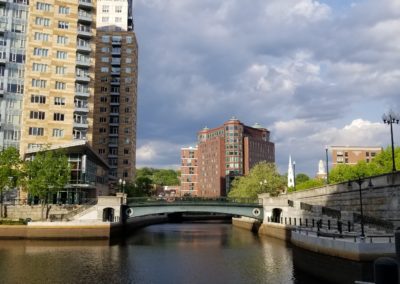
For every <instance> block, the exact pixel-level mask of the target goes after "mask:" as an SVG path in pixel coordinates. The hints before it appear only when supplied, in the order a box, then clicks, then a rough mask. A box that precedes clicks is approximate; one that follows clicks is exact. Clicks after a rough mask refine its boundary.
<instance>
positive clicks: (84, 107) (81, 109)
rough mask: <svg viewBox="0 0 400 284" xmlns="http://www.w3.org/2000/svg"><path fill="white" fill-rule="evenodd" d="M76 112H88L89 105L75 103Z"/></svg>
mask: <svg viewBox="0 0 400 284" xmlns="http://www.w3.org/2000/svg"><path fill="white" fill-rule="evenodd" d="M75 112H80V113H88V112H89V106H88V105H84V104H75Z"/></svg>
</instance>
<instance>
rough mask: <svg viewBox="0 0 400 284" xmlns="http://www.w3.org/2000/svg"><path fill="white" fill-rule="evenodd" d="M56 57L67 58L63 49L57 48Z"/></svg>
mask: <svg viewBox="0 0 400 284" xmlns="http://www.w3.org/2000/svg"><path fill="white" fill-rule="evenodd" d="M57 58H58V59H67V58H68V53H67V52H65V51H59V50H57Z"/></svg>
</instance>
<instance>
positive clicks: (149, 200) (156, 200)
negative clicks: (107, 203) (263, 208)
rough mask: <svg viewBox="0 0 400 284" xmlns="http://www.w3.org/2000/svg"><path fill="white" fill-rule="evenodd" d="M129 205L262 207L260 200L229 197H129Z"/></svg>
mask: <svg viewBox="0 0 400 284" xmlns="http://www.w3.org/2000/svg"><path fill="white" fill-rule="evenodd" d="M127 203H128V204H129V205H152V204H154V205H160V204H163V205H169V204H171V205H173V204H177V203H179V204H221V205H227V206H229V205H262V204H263V200H262V198H231V197H177V196H174V197H155V196H152V197H130V198H128V199H127Z"/></svg>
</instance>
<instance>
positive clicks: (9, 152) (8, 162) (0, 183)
mask: <svg viewBox="0 0 400 284" xmlns="http://www.w3.org/2000/svg"><path fill="white" fill-rule="evenodd" d="M22 177H23V163H22V161H21V159H20V158H19V152H18V150H17V149H16V148H14V147H9V148H7V149H5V150H3V151H1V152H0V191H2V190H4V189H5V188H11V187H14V186H16V185H18V184H20V182H21V181H22Z"/></svg>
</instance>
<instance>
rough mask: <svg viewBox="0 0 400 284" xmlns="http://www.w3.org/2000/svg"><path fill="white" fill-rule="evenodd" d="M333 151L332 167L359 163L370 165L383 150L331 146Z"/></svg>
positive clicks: (364, 147)
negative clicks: (364, 162)
mask: <svg viewBox="0 0 400 284" xmlns="http://www.w3.org/2000/svg"><path fill="white" fill-rule="evenodd" d="M330 149H331V151H332V165H333V167H335V166H336V165H340V164H348V165H355V164H357V162H359V161H366V162H367V163H369V162H370V161H372V160H373V159H374V157H375V156H376V155H377V154H379V153H380V152H381V151H382V150H383V149H382V147H377V146H371V147H368V146H330Z"/></svg>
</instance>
